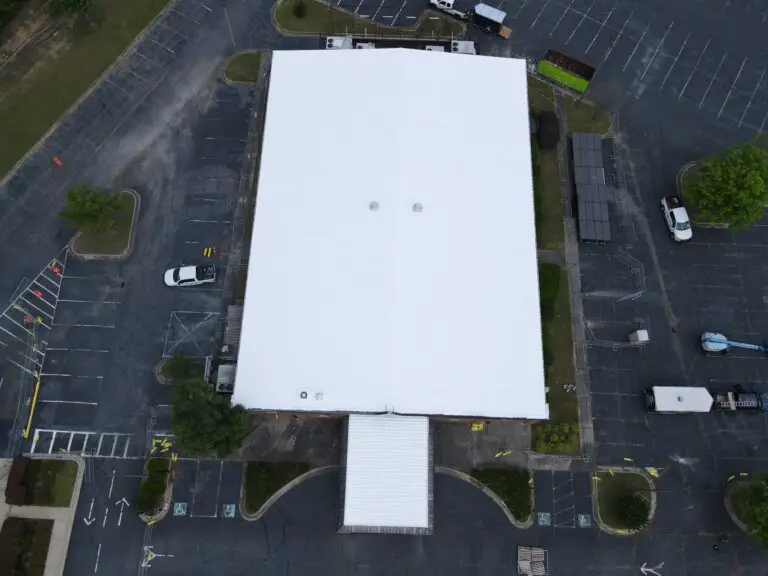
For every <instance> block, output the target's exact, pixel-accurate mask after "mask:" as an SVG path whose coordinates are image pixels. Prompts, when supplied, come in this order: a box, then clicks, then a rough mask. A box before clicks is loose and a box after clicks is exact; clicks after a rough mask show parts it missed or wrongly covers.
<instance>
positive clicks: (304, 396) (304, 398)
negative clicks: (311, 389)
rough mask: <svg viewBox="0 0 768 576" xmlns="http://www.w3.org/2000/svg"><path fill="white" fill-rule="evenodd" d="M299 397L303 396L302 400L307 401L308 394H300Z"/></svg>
mask: <svg viewBox="0 0 768 576" xmlns="http://www.w3.org/2000/svg"><path fill="white" fill-rule="evenodd" d="M299 396H301V399H302V400H306V399H307V393H306V392H302V393H301V394H299Z"/></svg>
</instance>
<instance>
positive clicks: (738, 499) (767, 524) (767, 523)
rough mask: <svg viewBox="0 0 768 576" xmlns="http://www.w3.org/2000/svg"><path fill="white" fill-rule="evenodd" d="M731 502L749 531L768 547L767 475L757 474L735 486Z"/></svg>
mask: <svg viewBox="0 0 768 576" xmlns="http://www.w3.org/2000/svg"><path fill="white" fill-rule="evenodd" d="M731 502H732V503H733V507H734V510H735V512H736V516H737V517H738V518H739V520H741V521H742V522H744V524H746V526H747V530H748V531H749V533H750V534H751V535H752V536H753V537H754V538H755V539H756V540H758V541H759V542H760V543H761V544H763V546H766V547H768V477H766V476H757V477H755V478H753V479H752V480H751V481H750V482H749V483H748V484H743V485H740V486H737V487H736V488H735V489H734V493H733V495H732V497H731Z"/></svg>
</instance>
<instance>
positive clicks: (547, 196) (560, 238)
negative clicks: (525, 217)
mask: <svg viewBox="0 0 768 576" xmlns="http://www.w3.org/2000/svg"><path fill="white" fill-rule="evenodd" d="M531 155H532V156H533V198H534V203H535V208H536V245H537V247H538V248H539V249H541V250H562V249H563V246H564V242H565V240H564V239H565V229H564V228H563V205H562V203H561V199H562V197H563V195H562V188H561V186H560V171H559V164H558V160H557V150H540V149H539V146H538V144H537V142H536V137H535V136H534V137H532V138H531Z"/></svg>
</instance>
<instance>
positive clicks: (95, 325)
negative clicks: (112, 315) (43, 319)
mask: <svg viewBox="0 0 768 576" xmlns="http://www.w3.org/2000/svg"><path fill="white" fill-rule="evenodd" d="M51 326H67V327H68V328H114V326H106V325H103V324H58V323H56V322H54V323H53V324H51Z"/></svg>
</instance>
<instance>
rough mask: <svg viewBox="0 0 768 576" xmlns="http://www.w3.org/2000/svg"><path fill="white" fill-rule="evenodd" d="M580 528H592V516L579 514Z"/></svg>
mask: <svg viewBox="0 0 768 576" xmlns="http://www.w3.org/2000/svg"><path fill="white" fill-rule="evenodd" d="M579 528H592V514H579Z"/></svg>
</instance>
